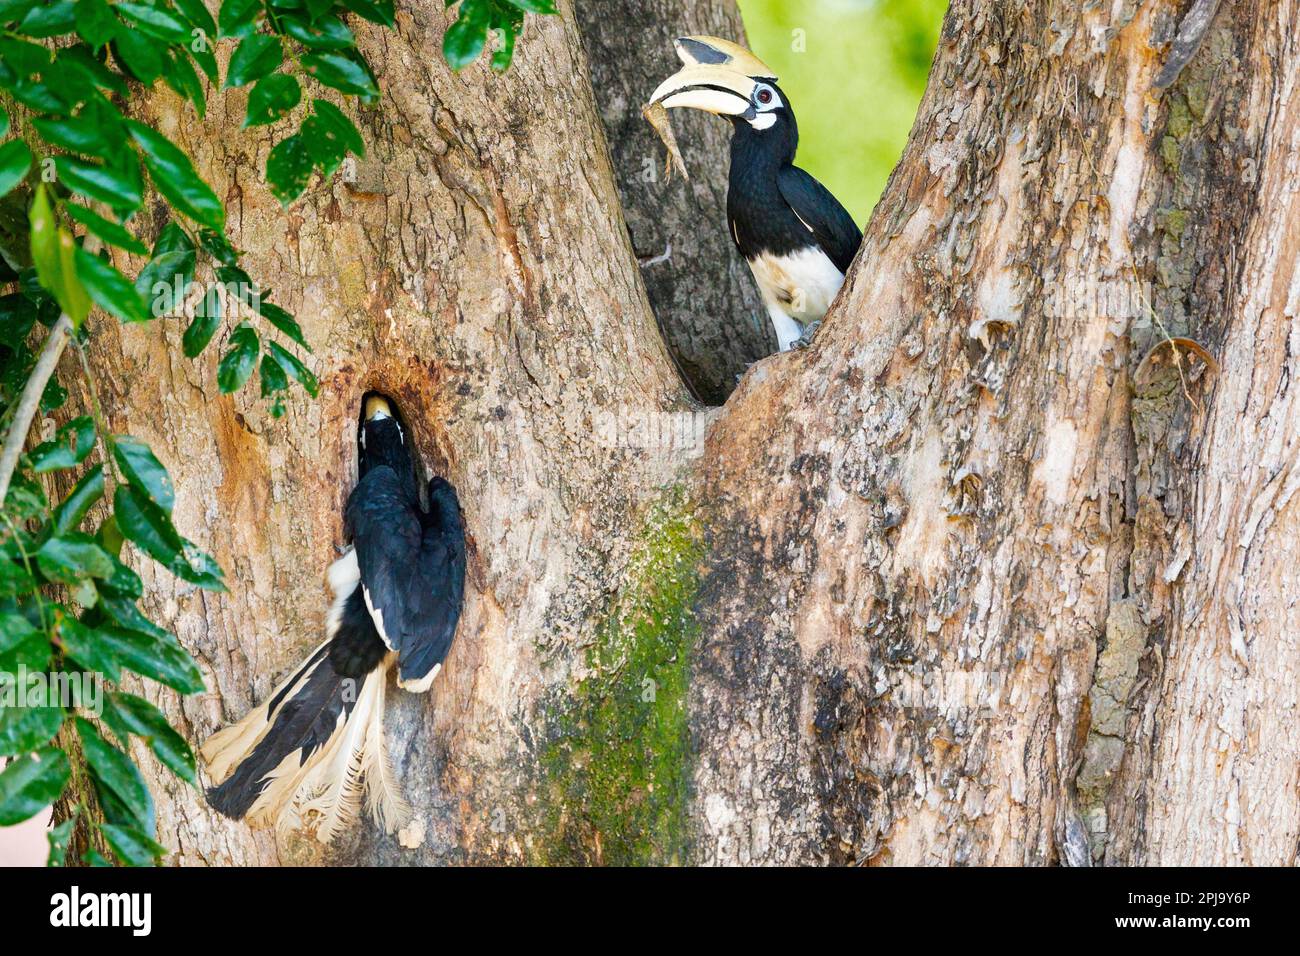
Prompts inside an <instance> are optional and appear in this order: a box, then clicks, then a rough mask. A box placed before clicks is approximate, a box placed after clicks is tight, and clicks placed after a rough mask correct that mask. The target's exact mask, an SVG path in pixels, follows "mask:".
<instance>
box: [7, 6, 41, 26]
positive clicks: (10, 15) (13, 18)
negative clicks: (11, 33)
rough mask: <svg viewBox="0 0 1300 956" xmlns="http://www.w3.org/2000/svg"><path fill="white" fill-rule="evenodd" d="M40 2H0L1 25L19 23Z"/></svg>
mask: <svg viewBox="0 0 1300 956" xmlns="http://www.w3.org/2000/svg"><path fill="white" fill-rule="evenodd" d="M39 2H40V0H0V23H18V22H20V21H21V20H22V18H23V17H25V16H27V11H28V10H30V9H31V8H32V7H34V6H36V4H37V3H39Z"/></svg>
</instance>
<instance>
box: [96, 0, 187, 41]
mask: <svg viewBox="0 0 1300 956" xmlns="http://www.w3.org/2000/svg"><path fill="white" fill-rule="evenodd" d="M113 9H115V10H116V11H117V12H118V13H120V14H122V15H123V16H124V17H126V18H127V19H128V20H130V21H131V22H132V23H134V24H135V25H136V26H137V27H139V28H140V29H141V30H142V31H143V32H145V33H147V34H149V35H150V36H153V37H157V38H158V39H160V40H166V41H167V42H168V43H188V42H189V39H190V31H189V27H188V26H187V24H186V23H185V21H184V20H182V19H181V18H180V17H178V16H176V14H174V13H172V12H171V11H170V10H166V9H164V8H162V7H153V6H149V5H148V4H144V3H128V2H123V0H119V2H118V3H116V4H114V5H113Z"/></svg>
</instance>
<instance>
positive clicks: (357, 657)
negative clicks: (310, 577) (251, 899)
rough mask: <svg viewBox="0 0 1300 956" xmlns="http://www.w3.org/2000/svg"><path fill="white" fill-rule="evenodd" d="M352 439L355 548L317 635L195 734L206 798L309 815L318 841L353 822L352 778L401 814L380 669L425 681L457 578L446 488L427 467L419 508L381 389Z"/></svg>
mask: <svg viewBox="0 0 1300 956" xmlns="http://www.w3.org/2000/svg"><path fill="white" fill-rule="evenodd" d="M360 450H361V455H360V467H359V472H360V475H361V478H360V480H359V481H358V482H357V485H356V487H355V488H354V489H353V490H352V493H351V494H350V495H349V496H348V502H347V505H346V508H345V512H344V529H345V535H346V536H347V537H348V538H350V539H351V541H352V545H353V547H352V549H351V550H350V551H348V552H347V553H346V554H345V555H344V556H343V557H342V558H340V559H339V560H338V561H336V562H335V563H334V565H333V566H331V568H330V585H331V588H332V589H333V590H334V594H335V600H334V605H333V607H332V608H331V610H330V613H329V616H328V619H327V624H326V634H327V640H326V641H325V643H323V644H321V645H320V646H319V647H318V648H317V649H316V650H315V652H313V654H312V655H311V656H310V657H309V658H308V659H307V661H306V662H305V663H304V664H303V665H302V666H301V667H300V668H299V669H298V670H297V671H295V672H294V674H293V675H291V676H290V677H289V678H288V679H287V680H286V681H284V682H283V683H282V684H281V685H280V686H279V687H278V688H277V689H276V691H275V692H274V693H273V694H272V696H271V698H270V699H269V700H268V701H267V702H266V703H265V704H263V705H261V706H259V707H257V708H255V709H254V710H253V711H252V712H251V713H250V714H249V715H248V716H247V717H245V718H244V720H242V721H240V723H238V724H236V725H235V726H233V727H230V728H228V729H226V730H223V731H221V732H220V733H219V734H216V735H214V736H213V737H212V738H210V739H209V741H208V742H207V743H206V744H205V745H204V747H203V754H204V758H205V760H206V761H207V762H208V765H209V770H210V773H211V775H212V777H213V779H214V781H216V786H213V787H212V788H210V789H209V790H208V800H209V802H210V803H211V804H212V806H213V807H214V808H215V809H217V810H219V811H220V812H222V813H224V814H226V815H228V816H232V817H243V816H245V815H247V816H249V817H250V818H253V819H259V820H260V819H271V818H276V819H278V820H279V821H280V823H281V824H282V825H284V826H289V827H293V826H297V825H300V824H301V823H303V822H309V823H312V824H313V825H315V828H316V831H317V836H319V837H320V838H321V839H322V840H325V841H328V840H329V839H330V838H332V837H333V836H334V835H336V834H337V833H338V832H339V831H340V830H341V829H342V828H343V826H345V825H346V824H347V823H348V822H349V821H350V819H351V817H352V815H353V813H354V812H355V809H356V807H357V805H358V804H359V801H360V795H361V792H362V789H363V785H364V788H365V789H366V790H367V791H368V792H369V795H370V806H371V810H372V811H373V812H374V814H375V816H376V819H377V820H379V822H380V823H381V824H382V825H384V826H385V828H386V829H389V830H392V829H394V828H395V827H396V826H397V825H399V824H400V822H401V821H402V819H404V818H405V816H406V813H407V811H406V808H405V803H404V801H403V800H402V799H401V796H400V794H399V793H398V792H397V790H396V788H395V787H394V786H393V784H392V782H391V780H390V779H389V778H390V777H391V771H390V770H389V768H388V762H387V758H386V756H385V754H384V747H383V709H384V708H383V700H384V686H385V684H386V682H387V673H388V670H389V669H390V667H391V666H392V665H393V664H394V663H395V664H396V666H397V668H398V681H399V684H400V685H401V686H403V687H405V688H407V689H409V690H416V691H422V690H426V689H427V688H428V686H429V684H430V683H431V682H432V680H433V678H434V676H435V675H436V674H437V672H438V670H439V669H440V667H441V664H442V661H443V660H444V658H445V657H446V655H447V652H448V650H449V649H450V647H451V643H452V640H453V639H454V637H455V634H456V626H457V624H458V622H459V619H460V611H461V603H462V600H463V596H464V587H465V543H464V527H463V524H462V519H461V514H460V505H459V501H458V499H457V497H456V492H455V490H454V489H453V488H452V486H451V485H450V484H448V483H447V482H446V481H445V480H444V479H442V478H434V479H433V480H432V481H430V482H429V485H428V495H429V502H430V507H429V508H428V509H427V510H426V509H424V508H422V507H421V504H420V500H419V495H418V492H417V490H416V489H417V485H416V479H415V467H414V461H413V459H412V456H411V452H410V448H409V447H408V445H407V436H406V434H405V433H404V431H403V429H402V426H401V423H400V422H399V421H398V419H397V418H396V417H395V415H394V414H393V411H392V408H391V406H390V405H389V404H388V402H387V401H386V400H384V399H381V398H378V397H372V398H371V399H369V400H368V401H367V403H366V417H365V421H364V422H363V424H362V427H361V438H360ZM304 817H306V818H309V819H308V820H306V821H304Z"/></svg>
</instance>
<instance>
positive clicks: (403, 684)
mask: <svg viewBox="0 0 1300 956" xmlns="http://www.w3.org/2000/svg"><path fill="white" fill-rule="evenodd" d="M440 670H442V665H441V664H434V665H433V670H431V671H429V673H427V674H425V675H424V676H423V677H421V678H419V679H418V680H398V682H397V686H398V687H400V688H402V690H405V691H409V692H410V693H412V694H423V693H424V692H425V691H426V690H428V689H429V688H430V687H431V686H433V679H434V678H435V677H437V676H438V671H440Z"/></svg>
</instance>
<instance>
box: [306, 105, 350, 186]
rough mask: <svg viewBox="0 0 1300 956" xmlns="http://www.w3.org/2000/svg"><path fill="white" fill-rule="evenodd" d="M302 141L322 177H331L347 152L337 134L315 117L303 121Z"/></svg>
mask: <svg viewBox="0 0 1300 956" xmlns="http://www.w3.org/2000/svg"><path fill="white" fill-rule="evenodd" d="M302 141H303V143H304V144H305V145H306V146H307V152H308V155H310V156H311V159H312V162H313V163H315V165H316V166H318V167H319V168H320V171H321V175H323V176H330V175H333V173H334V170H336V169H338V168H339V164H340V163H342V162H343V157H345V156H346V155H347V152H348V151H347V146H346V145H344V142H343V140H342V139H341V138H340V136H339V135H338V133H337V132H336V131H335V130H334V129H333V128H331V127H330V126H329V125H328V124H327V123H325V122H324V121H322V120H321V118H320V117H319V116H316V115H312V116H308V117H307V118H306V119H305V120H303V124H302Z"/></svg>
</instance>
